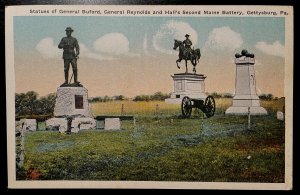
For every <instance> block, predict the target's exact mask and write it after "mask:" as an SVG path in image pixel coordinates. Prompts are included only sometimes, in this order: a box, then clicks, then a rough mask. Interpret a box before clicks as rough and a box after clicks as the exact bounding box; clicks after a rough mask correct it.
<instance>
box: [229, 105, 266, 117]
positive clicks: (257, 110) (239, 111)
mask: <svg viewBox="0 0 300 195" xmlns="http://www.w3.org/2000/svg"><path fill="white" fill-rule="evenodd" d="M248 108H249V107H246V106H231V107H229V108H228V109H227V110H226V112H225V114H226V115H248ZM267 114H268V112H267V110H266V109H265V108H263V107H261V106H252V107H250V115H267Z"/></svg>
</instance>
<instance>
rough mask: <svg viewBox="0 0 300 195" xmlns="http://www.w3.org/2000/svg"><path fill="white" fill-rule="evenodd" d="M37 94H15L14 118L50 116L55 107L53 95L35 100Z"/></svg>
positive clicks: (54, 96) (32, 92)
mask: <svg viewBox="0 0 300 195" xmlns="http://www.w3.org/2000/svg"><path fill="white" fill-rule="evenodd" d="M37 97H38V93H36V92H35V91H29V92H27V93H20V94H18V93H16V94H15V108H16V109H15V111H16V116H24V115H39V114H52V113H53V111H54V106H55V99H56V95H55V93H51V94H49V95H47V96H45V97H41V98H40V99H38V98H37Z"/></svg>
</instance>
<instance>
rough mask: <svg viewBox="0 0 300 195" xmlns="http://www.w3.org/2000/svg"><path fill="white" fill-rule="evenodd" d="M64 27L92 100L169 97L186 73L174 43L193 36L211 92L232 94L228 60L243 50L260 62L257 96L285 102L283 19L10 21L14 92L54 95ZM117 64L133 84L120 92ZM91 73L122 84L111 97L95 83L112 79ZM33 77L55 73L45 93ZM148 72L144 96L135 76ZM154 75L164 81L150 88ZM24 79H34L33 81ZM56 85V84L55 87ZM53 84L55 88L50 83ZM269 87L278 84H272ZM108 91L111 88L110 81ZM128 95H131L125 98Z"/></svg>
mask: <svg viewBox="0 0 300 195" xmlns="http://www.w3.org/2000/svg"><path fill="white" fill-rule="evenodd" d="M68 26H71V27H72V28H73V29H74V32H73V34H72V36H74V37H76V38H77V39H78V41H79V43H80V47H81V54H80V64H82V65H84V67H83V66H82V68H80V67H79V74H80V76H81V80H83V81H82V82H83V83H86V85H87V86H89V87H90V88H93V89H95V90H92V91H91V94H92V96H102V95H117V94H123V95H127V96H134V95H138V94H141V93H144V94H151V93H153V92H155V91H163V92H167V93H168V92H171V91H172V80H170V76H169V75H170V74H173V73H178V72H183V69H180V70H178V69H177V68H176V66H175V61H176V59H177V55H178V51H173V50H172V48H173V42H174V38H176V39H180V40H184V38H185V37H184V35H185V34H186V33H188V34H190V35H191V37H190V39H191V40H192V41H193V43H194V45H193V46H194V47H195V48H200V49H201V53H202V57H201V59H200V65H199V67H198V73H199V72H200V73H204V74H206V75H207V76H208V78H210V79H209V80H208V81H207V83H206V86H207V87H206V89H207V91H208V92H213V91H217V92H231V93H233V91H234V81H235V80H234V71H235V67H234V63H233V56H234V54H235V53H237V52H240V51H241V50H242V49H244V48H246V49H248V50H249V51H250V52H252V53H255V55H256V56H257V57H256V60H257V68H256V71H257V72H258V74H257V76H260V75H261V78H260V77H257V80H258V84H259V86H257V88H258V90H259V92H258V93H273V94H275V95H277V96H283V91H284V89H283V85H284V84H283V81H284V57H285V56H284V54H285V49H284V48H285V32H284V29H285V19H284V18H279V17H276V18H275V17H248V18H247V17H125V16H123V17H115V16H114V17H87V16H84V17H74V16H70V17H68V16H51V17H48V16H25V17H24V16H15V17H14V45H15V67H16V91H17V92H26V91H28V90H35V91H37V92H39V93H40V94H42V95H45V94H47V93H50V92H53V91H55V88H56V86H58V85H59V84H61V83H60V82H62V81H63V74H61V73H62V72H63V65H62V59H61V53H62V51H61V50H59V49H58V48H57V45H58V43H59V41H60V39H61V38H62V37H63V36H65V29H66V27H68ZM216 56H217V57H216ZM97 64H98V65H97ZM120 64H122V66H123V67H124V68H125V69H124V70H128V71H130V70H133V69H134V71H131V72H135V74H133V73H126V74H125V75H127V76H128V77H130V79H132V83H131V85H130V86H124V89H119V88H118V86H120V83H121V82H126V80H128V79H129V78H127V77H124V76H122V75H124V71H123V72H122V71H121V72H118V70H116V67H118V66H119V65H120ZM37 66H38V68H37ZM162 66H164V67H162ZM182 66H183V65H182ZM49 67H52V69H49ZM88 67H89V68H88ZM112 67H114V68H115V69H113V68H112ZM85 68H86V69H85ZM151 68H152V69H151ZM271 68H272V71H270V69H271ZM56 69H59V70H56ZM91 69H92V70H93V71H94V72H97V71H100V72H99V74H103V71H104V72H106V73H107V72H114V74H115V75H114V77H117V78H120V80H117V79H115V80H113V82H115V86H110V88H111V90H109V89H107V88H105V87H102V88H101V86H98V85H97V86H95V83H103V82H106V80H107V79H110V78H108V77H107V75H103V76H99V77H90V76H88V74H89V72H88V71H89V70H91ZM37 70H39V71H41V74H42V75H43V74H44V73H49V72H56V73H57V74H54V73H53V75H52V76H51V78H52V80H51V81H50V80H49V81H47V82H48V85H47V87H45V85H41V84H40V82H39V79H40V78H39V77H38V76H36V74H35V75H32V74H34V72H37ZM146 70H147V72H148V73H149V75H144V77H142V78H143V79H145V80H148V82H146V83H147V85H148V86H147V87H144V85H143V89H142V90H137V89H140V88H141V85H138V83H139V82H140V79H141V77H139V76H137V75H138V74H142V73H141V72H138V71H143V72H145V71H146ZM157 71H160V73H161V74H160V75H159V77H161V80H160V81H159V80H158V81H157V82H153V81H152V79H153V78H152V76H151V75H156V74H157ZM216 73H222V74H223V73H224V75H230V78H229V79H228V78H227V77H225V76H224V75H219V76H218V77H217V76H216ZM25 74H26V77H25V76H24V75H25ZM143 74H144V73H143ZM266 74H267V75H269V77H268V78H269V80H268V81H265V80H264V79H265V78H263V77H264V76H263V75H266ZM31 75H32V76H31ZM28 76H31V77H30V79H29V78H28ZM122 78H123V80H122ZM278 78H279V79H278ZM101 79H102V80H101ZM104 79H106V80H104ZM225 79H226V82H224V80H225ZM46 80H47V79H46ZM53 80H55V81H56V80H57V82H55V83H53ZM45 82H46V81H45ZM51 82H52V84H49V83H51ZM216 82H219V85H217V86H216V85H215V83H216ZM270 82H271V83H274V82H275V83H276V84H275V85H270V84H268V83H270ZM151 83H152V84H151ZM161 83H164V84H163V85H162V84H161ZM110 85H113V84H112V82H110ZM128 88H133V89H135V90H132V91H130V90H128Z"/></svg>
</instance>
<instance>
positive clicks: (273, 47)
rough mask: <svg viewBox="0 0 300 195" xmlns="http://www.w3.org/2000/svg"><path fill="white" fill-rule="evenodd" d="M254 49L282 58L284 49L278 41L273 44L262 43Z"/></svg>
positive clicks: (257, 44)
mask: <svg viewBox="0 0 300 195" xmlns="http://www.w3.org/2000/svg"><path fill="white" fill-rule="evenodd" d="M255 47H256V48H257V49H259V50H260V51H262V52H264V53H266V54H269V55H273V56H280V57H284V52H285V51H284V50H285V48H284V46H283V45H282V44H281V43H280V42H279V41H275V42H274V43H273V44H268V43H266V42H263V41H262V42H258V43H256V45H255Z"/></svg>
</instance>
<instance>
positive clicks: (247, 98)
mask: <svg viewBox="0 0 300 195" xmlns="http://www.w3.org/2000/svg"><path fill="white" fill-rule="evenodd" d="M235 64H236V79H235V95H234V97H233V100H232V106H231V107H229V108H228V109H227V110H226V112H225V114H236V115H247V114H248V112H249V111H248V109H249V108H250V114H251V115H265V114H268V113H267V110H266V109H264V108H263V107H261V106H260V102H259V98H258V96H257V93H256V78H255V69H254V64H255V58H254V54H249V53H248V52H247V51H246V50H243V51H242V55H240V54H236V58H235Z"/></svg>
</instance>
